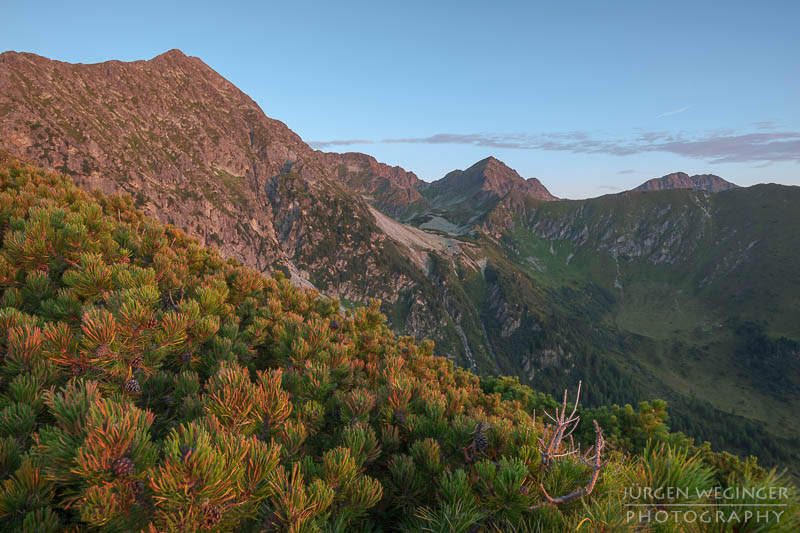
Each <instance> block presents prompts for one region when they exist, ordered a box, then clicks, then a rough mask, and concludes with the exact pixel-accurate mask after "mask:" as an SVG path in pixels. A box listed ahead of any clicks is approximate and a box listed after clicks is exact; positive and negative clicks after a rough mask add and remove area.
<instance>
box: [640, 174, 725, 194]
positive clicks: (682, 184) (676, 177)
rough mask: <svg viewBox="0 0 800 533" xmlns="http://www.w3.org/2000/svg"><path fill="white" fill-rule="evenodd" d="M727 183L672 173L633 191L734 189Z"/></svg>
mask: <svg viewBox="0 0 800 533" xmlns="http://www.w3.org/2000/svg"><path fill="white" fill-rule="evenodd" d="M736 187H738V185H734V184H733V183H731V182H729V181H725V180H724V179H722V178H720V177H719V176H715V175H714V174H695V175H694V176H690V175H688V174H686V173H685V172H673V173H672V174H667V175H666V176H662V177H660V178H653V179H651V180H648V181H646V182H644V183H642V184H641V185H639V186H638V187H636V188H635V189H634V191H664V190H668V189H694V190H696V191H708V192H720V191H727V190H729V189H735V188H736Z"/></svg>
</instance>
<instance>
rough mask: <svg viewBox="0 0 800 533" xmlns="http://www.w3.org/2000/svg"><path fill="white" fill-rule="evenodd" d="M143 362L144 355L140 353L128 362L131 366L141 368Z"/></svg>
mask: <svg viewBox="0 0 800 533" xmlns="http://www.w3.org/2000/svg"><path fill="white" fill-rule="evenodd" d="M143 363H144V357H142V356H141V355H137V356H135V357H134V358H133V359H131V360H130V363H129V364H130V366H131V368H141V367H142V364H143Z"/></svg>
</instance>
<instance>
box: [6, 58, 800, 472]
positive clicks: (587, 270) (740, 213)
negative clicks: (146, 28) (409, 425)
mask: <svg viewBox="0 0 800 533" xmlns="http://www.w3.org/2000/svg"><path fill="white" fill-rule="evenodd" d="M0 148H3V149H5V150H8V151H9V152H11V153H13V154H14V155H16V156H18V157H21V158H24V159H26V160H29V161H31V162H34V163H36V164H38V165H41V166H45V167H49V168H54V169H57V170H60V171H62V172H64V173H67V174H69V175H70V176H71V177H72V178H73V180H74V181H75V182H76V183H77V184H78V185H80V186H81V187H83V188H86V189H93V188H99V189H102V190H103V191H106V192H111V193H114V192H122V193H127V194H130V195H131V196H132V197H133V198H134V201H135V203H136V204H137V206H139V207H140V208H141V209H143V210H144V211H146V212H147V213H149V214H152V215H154V216H155V217H157V218H158V219H159V220H160V221H162V222H166V223H169V224H172V225H174V226H177V227H178V228H180V229H182V230H184V231H185V232H187V233H189V234H190V235H192V236H195V237H198V238H199V239H200V240H201V241H202V242H203V243H205V244H209V245H213V246H215V247H218V248H219V249H220V250H221V251H222V252H223V254H225V255H226V256H229V257H235V258H237V259H239V260H241V261H242V262H244V263H246V264H248V265H251V266H254V267H256V268H258V269H259V270H261V271H264V272H271V271H283V272H285V273H286V274H287V275H288V276H290V277H291V279H292V280H293V281H294V282H295V283H296V284H299V285H303V286H306V287H314V288H316V289H317V290H319V291H321V292H324V293H326V294H328V295H330V296H334V297H338V298H339V300H340V303H341V304H342V305H343V306H345V307H348V306H351V305H352V304H353V303H355V302H365V301H366V300H368V299H369V298H373V297H377V298H381V299H382V302H383V303H382V306H383V307H382V310H383V311H384V312H385V313H386V314H387V316H388V318H389V321H390V324H391V326H392V327H393V328H394V329H395V330H396V331H398V332H401V333H407V334H411V335H414V336H416V337H417V338H420V339H422V338H432V339H433V340H434V341H435V342H436V346H437V348H436V351H437V353H438V354H439V355H442V356H447V357H450V358H452V359H453V360H454V361H456V362H457V363H458V364H459V365H461V366H465V367H468V368H471V369H473V370H475V371H476V372H478V373H481V374H504V375H514V376H518V377H519V379H520V380H522V381H523V382H525V383H527V384H532V385H535V386H536V387H538V388H539V389H541V390H545V391H556V390H558V389H562V390H563V387H564V386H565V385H569V384H574V382H575V381H577V380H578V379H580V378H581V377H583V376H586V375H592V376H593V377H594V378H595V379H593V384H594V385H593V388H592V390H591V392H589V393H587V395H586V397H585V401H586V402H587V404H589V405H597V404H601V403H615V402H616V403H628V402H629V403H635V402H638V401H640V400H643V399H650V398H654V397H663V398H665V399H667V400H668V401H669V402H670V403H671V404H672V406H673V407H672V409H671V413H672V417H673V420H672V423H673V426H674V427H676V428H678V429H682V430H684V431H686V432H687V433H689V434H691V435H693V436H696V437H700V438H708V439H713V440H714V441H715V442H718V443H719V444H720V445H721V446H724V447H726V448H728V449H731V450H734V451H737V452H740V453H758V454H759V455H760V456H762V457H764V458H766V462H767V463H768V464H769V463H770V462H772V463H779V462H780V463H782V464H789V463H792V462H794V461H797V464H798V465H800V459H798V452H800V440H798V439H800V429H797V428H795V427H794V426H793V425H791V424H787V423H785V421H786V420H788V419H790V417H791V416H792V413H793V410H794V409H798V408H800V370H799V369H798V358H800V348H798V346H800V344H798V343H800V331H799V330H798V327H797V323H796V321H794V320H793V317H794V316H796V310H797V309H798V308H800V287H798V286H797V277H796V276H795V275H794V273H795V272H797V271H798V270H800V254H797V253H795V252H794V250H798V249H800V242H797V239H798V237H797V236H800V219H798V216H797V210H796V205H798V204H797V202H800V198H798V197H797V196H798V191H800V189H798V188H792V187H780V186H757V187H750V188H736V189H733V190H725V191H721V192H719V193H718V194H710V192H708V191H707V190H695V189H698V188H703V186H704V185H703V184H705V183H712V184H714V186H715V187H719V186H720V181H718V180H721V178H716V176H710V175H708V176H705V177H703V176H699V177H698V176H694V177H689V176H686V175H683V176H681V175H680V174H676V175H670V176H673V178H670V179H667V180H665V181H663V182H660V181H659V182H658V183H660V185H658V184H654V185H652V188H653V189H656V188H658V187H660V188H661V189H674V190H654V192H651V193H648V194H642V193H641V192H639V191H635V192H626V193H622V194H619V195H609V196H604V197H601V198H596V199H591V200H582V201H570V200H562V201H559V200H557V199H555V198H554V197H553V196H552V195H550V193H549V192H547V190H546V189H545V188H544V187H543V186H542V185H541V183H539V181H538V180H535V179H534V178H531V179H528V180H525V179H524V178H522V177H521V176H520V175H519V174H518V173H517V172H515V171H514V170H513V169H510V168H509V167H507V166H506V165H505V164H503V163H502V162H501V161H498V160H497V159H494V158H487V159H485V160H483V161H480V162H478V163H476V164H475V165H473V166H472V167H470V168H468V169H467V170H463V171H461V170H459V171H454V172H451V173H450V174H448V175H447V176H445V177H444V178H442V179H441V180H438V181H436V182H433V183H431V184H427V183H425V182H422V181H421V180H419V178H418V177H417V176H416V175H415V174H414V173H412V172H409V171H406V170H404V169H402V168H399V167H390V166H388V165H384V164H382V163H380V162H378V161H376V160H375V159H374V158H372V157H370V156H366V155H363V154H352V153H350V154H332V153H324V152H320V151H316V150H313V149H311V148H310V147H309V146H308V145H306V144H305V143H304V142H303V141H302V140H301V139H300V138H299V137H298V136H297V135H295V134H294V133H293V132H292V131H291V130H289V128H287V127H286V126H285V125H284V124H283V123H281V122H279V121H276V120H273V119H270V118H268V117H267V116H266V115H265V114H264V112H263V111H262V110H261V108H259V107H258V105H256V104H255V102H253V101H252V100H251V99H250V98H249V97H247V96H246V95H245V94H244V93H242V92H241V91H239V90H238V89H237V88H236V87H235V86H234V85H233V84H231V83H230V82H228V81H227V80H225V79H224V78H222V77H221V76H219V74H217V73H216V72H215V71H214V70H213V69H211V68H210V67H208V66H207V65H205V64H204V63H203V62H202V61H201V60H199V59H197V58H192V57H187V56H185V55H184V54H182V53H181V52H179V51H176V50H173V51H170V52H167V53H166V54H163V55H161V56H158V57H156V58H154V59H152V60H150V61H135V62H131V63H122V62H118V61H111V62H107V63H102V64H96V65H80V64H78V65H73V64H67V63H61V62H57V61H51V60H49V59H46V58H42V57H39V56H35V55H32V54H21V53H5V54H2V55H0ZM665 178H669V176H667V177H665ZM695 178H696V179H695ZM662 180H664V178H662ZM686 180H689V181H686ZM722 181H724V180H722ZM648 183H649V182H648ZM680 183H691V184H694V186H693V187H689V188H688V190H687V189H686V188H684V187H676V186H670V184H673V185H675V184H680ZM724 183H727V182H724ZM709 383H713V385H714V386H713V387H709V386H708V384H709Z"/></svg>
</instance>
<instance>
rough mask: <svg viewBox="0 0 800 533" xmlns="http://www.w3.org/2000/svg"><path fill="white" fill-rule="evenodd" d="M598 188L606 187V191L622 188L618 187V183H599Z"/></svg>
mask: <svg viewBox="0 0 800 533" xmlns="http://www.w3.org/2000/svg"><path fill="white" fill-rule="evenodd" d="M597 188H598V189H604V190H606V191H619V190H621V188H620V187H617V186H616V185H598V187H597Z"/></svg>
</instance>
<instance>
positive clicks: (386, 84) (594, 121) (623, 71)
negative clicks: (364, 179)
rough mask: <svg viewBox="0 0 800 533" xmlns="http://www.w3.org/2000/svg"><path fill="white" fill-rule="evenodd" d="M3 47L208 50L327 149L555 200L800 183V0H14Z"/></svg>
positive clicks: (148, 53)
mask: <svg viewBox="0 0 800 533" xmlns="http://www.w3.org/2000/svg"><path fill="white" fill-rule="evenodd" d="M4 4H6V5H5V6H4V7H3V12H4V18H5V19H6V23H5V24H4V28H3V32H2V34H0V48H2V49H3V50H17V51H28V52H34V53H37V54H41V55H44V56H47V57H51V58H54V59H59V60H62V61H70V62H83V63H93V62H99V61H105V60H108V59H121V60H135V59H149V58H151V57H153V56H155V55H158V54H160V53H162V52H164V51H166V50H169V49H171V48H179V49H181V50H182V51H183V52H185V53H186V54H188V55H193V56H198V57H200V58H201V59H203V60H204V61H205V62H206V63H207V64H209V65H210V66H211V67H212V68H214V69H216V70H217V71H218V72H219V73H220V74H222V75H223V76H225V77H226V78H228V79H229V80H231V81H232V82H233V83H234V84H236V85H237V86H239V87H240V88H241V89H242V90H244V91H245V92H246V93H248V94H249V95H250V96H251V97H252V98H253V99H254V100H255V101H256V102H258V103H259V104H260V105H261V107H262V108H263V109H264V111H265V113H266V114H267V115H268V116H270V117H273V118H277V119H279V120H282V121H283V122H285V123H286V124H287V125H288V126H289V127H290V128H292V129H293V130H294V131H296V132H297V133H298V134H300V135H301V136H302V137H303V139H305V140H306V141H308V142H311V143H314V145H315V146H317V147H320V148H321V149H325V150H331V151H361V152H366V153H369V154H371V155H374V156H375V157H376V158H378V160H380V161H384V162H387V163H390V164H396V165H401V166H403V167H405V168H406V169H409V170H413V171H414V172H416V173H417V174H418V175H419V176H420V177H421V178H422V179H425V180H432V179H437V178H439V177H441V176H442V175H444V174H445V173H446V172H448V171H450V170H452V169H455V168H466V167H468V166H469V165H471V164H472V163H474V162H475V161H477V160H479V159H482V158H484V157H486V156H488V155H494V156H496V157H498V158H500V159H502V160H503V161H505V162H506V163H508V164H509V165H510V166H511V167H513V168H515V169H517V170H518V171H519V172H520V174H522V175H523V176H524V177H531V176H535V177H538V178H539V179H541V180H542V181H543V182H544V183H545V185H546V186H547V187H548V188H549V189H550V190H551V191H552V192H553V193H554V194H556V195H558V196H562V197H570V198H581V197H587V196H596V195H600V194H606V193H609V192H614V191H616V190H619V189H624V188H629V187H631V186H634V185H637V184H638V183H640V182H642V181H643V180H644V179H647V178H651V177H656V176H661V175H663V174H666V173H668V172H672V171H676V170H683V171H686V172H689V173H705V172H711V173H715V174H719V175H721V176H723V177H725V178H727V179H729V180H731V181H734V182H736V183H738V184H740V185H750V184H754V183H759V182H765V181H769V182H778V183H786V184H793V185H800V98H798V95H800V61H799V60H798V57H800V37H798V35H800V32H798V31H797V25H798V22H800V2H793V1H787V2H779V1H773V2H761V3H756V2H734V1H726V2H716V3H712V2H685V3H684V2H674V1H673V2H619V3H615V2H596V1H594V2H560V3H559V5H557V6H556V5H553V4H555V3H550V2H541V3H539V2H531V1H527V2H503V1H493V2H488V1H484V2H470V1H463V0H462V1H460V2H444V1H439V2H431V1H427V2H414V1H403V2H375V1H372V2H346V1H342V2H300V1H294V2H286V1H282V2H228V3H227V4H226V3H222V2H213V3H212V2H203V1H199V0H198V1H194V2H185V3H181V2H165V1H163V0H162V1H160V2H149V1H146V0H141V1H138V2H125V3H121V2H119V3H118V2H107V1H104V2H79V1H73V2H4Z"/></svg>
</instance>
